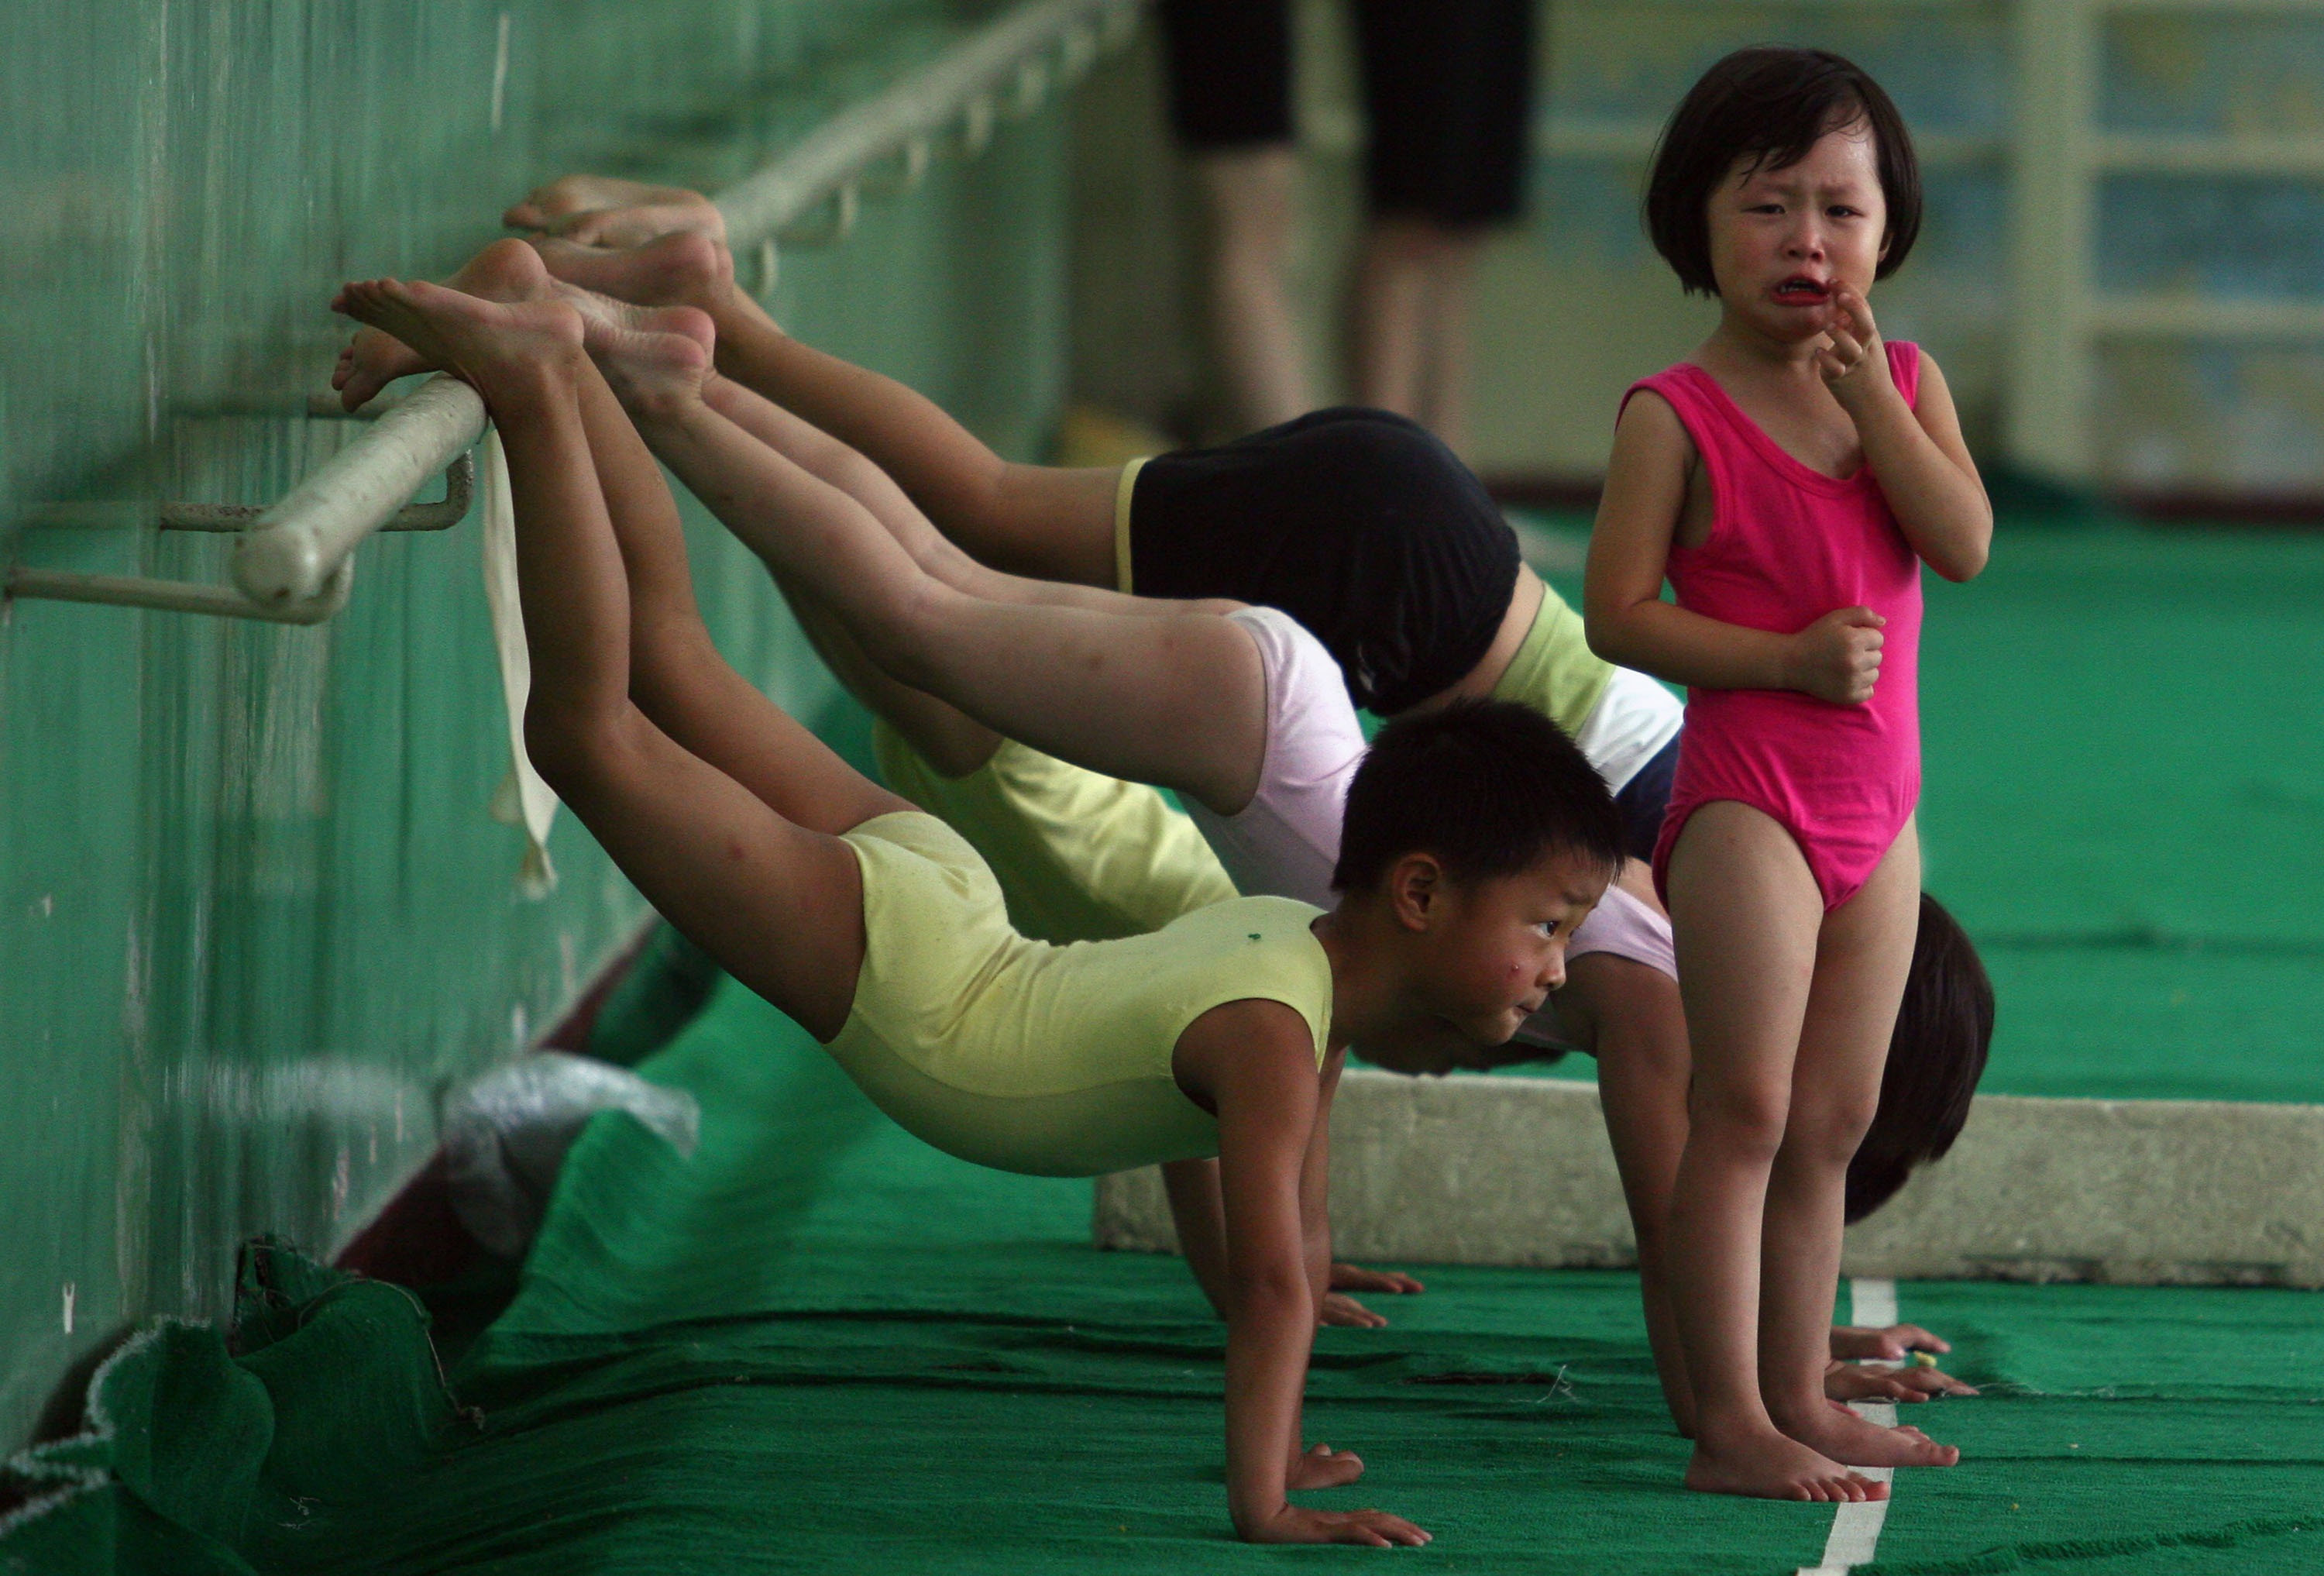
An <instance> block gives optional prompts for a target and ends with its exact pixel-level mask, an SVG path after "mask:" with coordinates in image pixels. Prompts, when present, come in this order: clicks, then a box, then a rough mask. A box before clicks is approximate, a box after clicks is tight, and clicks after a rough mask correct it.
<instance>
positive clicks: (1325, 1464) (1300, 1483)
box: [1283, 1444, 1364, 1491]
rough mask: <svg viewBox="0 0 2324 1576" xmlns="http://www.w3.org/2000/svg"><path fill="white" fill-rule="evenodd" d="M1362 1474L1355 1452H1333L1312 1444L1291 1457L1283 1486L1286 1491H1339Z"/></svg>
mask: <svg viewBox="0 0 2324 1576" xmlns="http://www.w3.org/2000/svg"><path fill="white" fill-rule="evenodd" d="M1363 1475H1364V1458H1363V1457H1361V1456H1360V1455H1358V1454H1356V1452H1353V1451H1348V1450H1333V1448H1332V1447H1331V1446H1330V1445H1328V1444H1311V1445H1309V1446H1308V1447H1307V1448H1306V1449H1305V1451H1303V1452H1300V1453H1299V1454H1297V1455H1296V1456H1293V1457H1292V1458H1291V1466H1290V1469H1289V1470H1287V1471H1286V1472H1285V1473H1284V1474H1283V1487H1284V1488H1285V1489H1286V1491H1288V1490H1292V1489H1298V1488H1342V1487H1343V1486H1345V1485H1346V1484H1349V1483H1352V1482H1354V1481H1355V1480H1356V1479H1358V1478H1360V1477H1362V1476H1363Z"/></svg>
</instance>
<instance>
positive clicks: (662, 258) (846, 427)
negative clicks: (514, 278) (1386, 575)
mask: <svg viewBox="0 0 2324 1576" xmlns="http://www.w3.org/2000/svg"><path fill="white" fill-rule="evenodd" d="M534 244H536V245H537V246H538V247H539V250H540V254H541V258H542V261H544V262H546V263H548V264H549V272H552V273H554V274H556V275H557V276H558V278H559V279H563V280H566V281H568V282H570V283H573V284H576V285H579V286H581V287H582V288H583V289H585V290H598V291H602V292H603V293H604V294H606V295H610V296H613V297H616V298H618V299H620V300H626V301H634V302H637V303H638V304H640V305H642V306H671V305H678V306H690V307H696V308H699V309H701V310H703V311H705V312H708V313H709V314H710V316H711V318H712V320H713V321H714V322H715V323H716V325H717V328H718V370H719V371H720V372H722V373H725V374H726V375H727V376H728V377H730V378H733V380H735V381H736V382H739V383H742V385H743V386H745V387H746V388H749V389H752V390H754V391H756V392H758V393H760V394H761V395H763V396H765V397H766V398H767V399H769V400H771V401H774V402H775V403H776V404H778V405H779V406H781V407H783V408H784V409H785V410H789V411H791V412H792V413H793V414H795V415H797V416H799V417H801V418H804V419H806V420H807V421H808V422H809V423H811V424H812V425H814V426H815V427H817V428H820V429H822V430H824V431H825V432H827V433H829V434H831V435H832V436H833V437H835V438H838V439H839V440H840V441H842V442H843V443H845V444H847V445H848V446H850V447H853V448H854V449H856V450H857V451H858V452H860V453H861V454H862V455H863V456H865V457H867V458H868V459H870V460H871V463H872V464H874V465H878V466H879V467H880V468H881V470H882V471H885V472H886V473H887V474H888V475H890V476H892V477H894V478H895V479H896V481H897V482H898V483H899V484H901V486H902V487H903V490H904V492H905V493H907V494H908V495H909V496H910V498H911V500H912V502H915V503H917V504H918V506H919V507H920V508H921V509H922V510H924V511H926V512H927V516H928V518H929V519H930V520H932V521H935V522H936V528H937V529H938V530H942V531H943V532H944V533H945V535H946V536H947V537H949V538H951V539H953V540H954V541H955V542H957V543H959V544H960V546H961V547H962V548H965V549H966V550H967V552H968V553H969V554H970V555H971V556H972V557H973V558H976V559H978V560H979V561H981V562H982V563H986V564H990V565H991V566H993V567H996V568H1001V569H1006V570H1009V571H1010V572H1011V573H1012V574H1019V575H1025V576H1031V577H1033V578H1035V579H1038V580H1065V581H1071V582H1074V584H1077V585H1109V586H1110V585H1114V584H1115V583H1116V578H1117V577H1116V575H1115V572H1114V546H1113V502H1114V491H1115V488H1116V485H1117V484H1118V483H1119V481H1120V467H1118V466H1111V465H1108V466H1098V467H1093V468H1087V469H1081V470H1059V469H1056V467H1054V466H1048V465H1012V464H1010V462H1008V461H1005V460H1003V459H1001V456H998V455H996V454H994V453H993V452H992V451H991V449H990V448H989V447H986V446H985V445H984V444H983V443H982V442H981V441H979V440H978V439H977V438H975V437H974V436H973V434H971V433H970V432H969V431H968V429H966V428H964V427H962V426H961V425H960V423H958V422H957V421H954V419H952V418H951V417H949V416H947V415H945V412H944V411H943V410H940V409H938V408H937V407H936V404H935V403H934V402H933V401H929V400H927V399H926V398H924V397H922V396H921V395H919V394H918V393H916V392H913V391H912V390H910V389H908V388H906V387H905V386H904V385H903V384H901V383H899V382H896V381H895V380H893V379H891V378H885V377H881V375H880V374H879V373H873V372H868V371H866V370H864V369H863V368H862V367H858V366H853V365H850V364H848V363H846V362H844V361H841V360H840V359H839V358H838V357H836V356H832V355H825V354H824V353H822V352H821V351H818V350H815V349H813V348H811V347H809V346H805V345H802V344H800V343H799V342H798V340H796V339H793V338H791V337H790V336H788V335H787V334H785V333H784V332H783V331H782V330H781V329H780V328H779V327H776V326H775V323H774V320H773V319H772V318H769V317H768V316H767V314H766V313H765V312H764V311H762V310H761V309H760V307H759V304H758V303H757V302H756V301H754V300H752V299H751V298H750V296H749V295H748V294H747V293H746V292H744V291H742V290H738V289H737V288H735V284H734V269H733V259H732V257H730V256H729V255H728V254H727V252H726V249H725V248H724V246H722V245H720V244H718V243H716V242H715V241H714V240H712V239H711V238H710V237H709V236H706V235H667V236H664V237H663V238H661V239H660V240H658V241H655V242H653V243H652V244H649V245H644V246H639V247H635V248H632V249H630V250H626V251H617V250H605V249H600V248H595V247H587V246H579V245H574V244H570V243H568V242H566V241H562V240H554V239H542V240H538V241H536V242H535V243H534Z"/></svg>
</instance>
